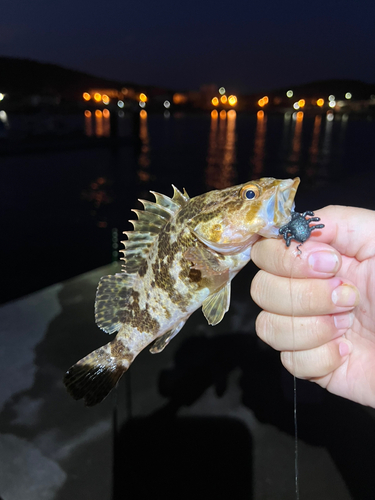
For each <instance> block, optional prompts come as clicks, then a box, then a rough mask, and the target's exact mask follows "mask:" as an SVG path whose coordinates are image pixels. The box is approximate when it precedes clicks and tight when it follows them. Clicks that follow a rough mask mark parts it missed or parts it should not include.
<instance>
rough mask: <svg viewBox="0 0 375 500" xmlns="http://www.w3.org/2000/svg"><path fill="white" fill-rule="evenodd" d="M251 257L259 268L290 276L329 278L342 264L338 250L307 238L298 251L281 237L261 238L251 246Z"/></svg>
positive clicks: (294, 245)
mask: <svg viewBox="0 0 375 500" xmlns="http://www.w3.org/2000/svg"><path fill="white" fill-rule="evenodd" d="M251 259H252V260H253V262H254V264H255V265H257V266H258V267H259V268H260V269H263V270H264V271H267V272H268V273H271V274H274V275H276V276H283V277H293V278H331V277H332V276H334V275H335V274H336V273H337V271H338V270H339V269H340V267H341V255H340V253H339V252H338V251H337V250H336V249H335V248H333V247H332V246H330V245H327V244H326V243H321V242H320V241H312V239H311V240H308V241H306V242H305V243H304V244H303V246H302V247H301V248H300V252H298V251H297V244H296V243H294V242H292V243H291V245H290V247H287V246H286V245H285V241H284V240H282V239H271V238H270V239H262V240H259V241H257V242H256V243H255V244H254V246H253V248H252V249H251Z"/></svg>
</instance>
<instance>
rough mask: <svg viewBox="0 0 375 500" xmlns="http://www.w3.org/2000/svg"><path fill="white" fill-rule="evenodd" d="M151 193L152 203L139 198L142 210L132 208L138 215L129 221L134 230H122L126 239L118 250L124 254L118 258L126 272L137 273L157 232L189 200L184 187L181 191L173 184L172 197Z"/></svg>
mask: <svg viewBox="0 0 375 500" xmlns="http://www.w3.org/2000/svg"><path fill="white" fill-rule="evenodd" d="M151 193H152V194H153V195H154V196H155V200H156V201H155V202H154V203H153V202H151V201H147V200H139V201H140V202H141V203H142V204H143V206H144V210H132V211H133V212H134V213H135V214H136V215H137V217H138V219H137V220H131V221H129V222H131V223H132V224H133V227H134V231H125V232H124V234H125V235H126V236H127V238H128V239H127V240H125V241H122V242H121V243H122V244H123V245H124V246H125V250H120V252H121V253H123V254H124V257H123V258H122V259H120V260H123V261H124V262H125V264H124V265H123V266H122V270H123V271H125V272H126V273H130V274H132V273H137V272H138V271H139V270H140V269H142V268H143V267H144V266H143V265H144V264H145V261H146V259H147V256H148V254H149V251H150V248H151V246H152V245H153V243H154V242H155V239H156V238H157V236H158V234H159V233H160V232H161V231H162V229H163V227H164V226H165V224H167V222H168V221H169V220H170V219H171V218H172V217H173V215H174V214H175V213H176V212H178V211H179V210H180V209H181V208H182V207H183V206H184V205H186V203H187V202H188V201H189V196H188V194H187V192H186V191H185V189H184V192H183V193H181V192H180V191H179V190H178V189H177V188H176V187H175V186H173V198H169V197H168V196H165V195H164V194H160V193H155V192H154V191H151Z"/></svg>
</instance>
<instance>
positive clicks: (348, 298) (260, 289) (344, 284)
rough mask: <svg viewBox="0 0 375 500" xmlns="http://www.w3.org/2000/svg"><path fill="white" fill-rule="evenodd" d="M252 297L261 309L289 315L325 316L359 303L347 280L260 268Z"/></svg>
mask: <svg viewBox="0 0 375 500" xmlns="http://www.w3.org/2000/svg"><path fill="white" fill-rule="evenodd" d="M251 297H252V299H253V300H254V302H256V303H257V304H258V306H260V307H261V308H262V309H264V310H266V311H268V312H271V313H274V314H282V315H287V316H322V315H324V314H334V313H340V312H345V311H350V310H351V309H353V308H354V307H355V306H356V305H357V304H358V303H359V292H358V290H357V288H356V287H355V286H354V285H353V284H351V283H349V282H348V281H346V280H342V279H341V278H338V277H334V278H330V279H297V280H291V279H290V278H283V277H280V276H274V275H273V274H270V273H267V272H265V271H259V272H258V273H257V274H256V275H255V277H254V279H253V281H252V283H251Z"/></svg>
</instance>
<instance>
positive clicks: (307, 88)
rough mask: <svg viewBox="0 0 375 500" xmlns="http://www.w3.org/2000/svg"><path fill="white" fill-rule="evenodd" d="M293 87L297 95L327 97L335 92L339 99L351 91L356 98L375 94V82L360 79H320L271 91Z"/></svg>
mask: <svg viewBox="0 0 375 500" xmlns="http://www.w3.org/2000/svg"><path fill="white" fill-rule="evenodd" d="M289 89H292V90H293V92H294V96H295V97H298V98H299V97H319V96H321V97H327V96H328V95H330V94H333V95H334V96H335V97H336V98H337V99H343V98H344V96H345V94H346V92H350V93H351V94H352V96H353V99H355V100H362V99H365V100H366V99H370V96H371V95H375V83H364V82H361V81H359V80H337V79H332V80H320V81H316V82H311V83H305V84H302V85H294V86H293V85H291V86H289V87H288V88H283V89H278V90H275V91H273V92H270V94H272V95H276V94H279V95H280V94H282V95H285V92H286V91H287V90H289Z"/></svg>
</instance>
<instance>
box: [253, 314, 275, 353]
mask: <svg viewBox="0 0 375 500" xmlns="http://www.w3.org/2000/svg"><path fill="white" fill-rule="evenodd" d="M255 330H256V332H257V335H258V337H259V338H260V339H261V340H263V342H265V343H266V344H268V345H271V343H270V337H271V336H272V334H271V332H272V330H273V325H272V323H271V320H270V314H269V313H267V312H266V311H261V312H260V313H259V314H258V316H257V318H256V320H255Z"/></svg>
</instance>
